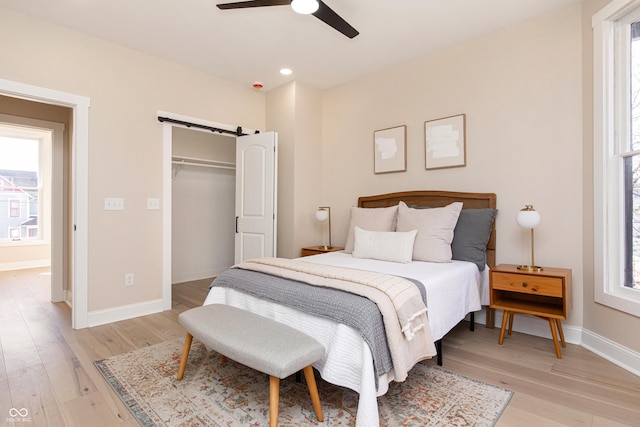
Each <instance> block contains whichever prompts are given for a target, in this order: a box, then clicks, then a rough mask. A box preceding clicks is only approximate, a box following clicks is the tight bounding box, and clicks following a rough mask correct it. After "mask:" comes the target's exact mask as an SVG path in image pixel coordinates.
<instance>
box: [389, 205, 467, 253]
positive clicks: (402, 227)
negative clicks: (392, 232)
mask: <svg viewBox="0 0 640 427" xmlns="http://www.w3.org/2000/svg"><path fill="white" fill-rule="evenodd" d="M461 210H462V203H461V202H454V203H451V204H450V205H447V206H445V207H442V208H430V209H413V208H410V207H408V206H407V205H406V204H405V203H404V202H400V204H399V205H398V223H397V226H396V231H409V230H418V234H417V235H416V241H415V244H414V246H413V259H414V260H416V261H430V262H451V242H452V241H453V229H454V228H455V227H456V223H457V222H458V217H459V216H460V211H461Z"/></svg>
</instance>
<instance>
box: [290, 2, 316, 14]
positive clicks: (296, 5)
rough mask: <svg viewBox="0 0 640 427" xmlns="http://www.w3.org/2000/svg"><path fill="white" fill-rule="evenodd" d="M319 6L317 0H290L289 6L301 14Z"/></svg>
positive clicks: (308, 12)
mask: <svg viewBox="0 0 640 427" xmlns="http://www.w3.org/2000/svg"><path fill="white" fill-rule="evenodd" d="M319 7H320V4H319V3H318V2H317V0H293V1H292V2H291V8H292V9H293V11H294V12H296V13H300V14H302V15H309V14H311V13H313V12H315V11H316V10H318V8H319Z"/></svg>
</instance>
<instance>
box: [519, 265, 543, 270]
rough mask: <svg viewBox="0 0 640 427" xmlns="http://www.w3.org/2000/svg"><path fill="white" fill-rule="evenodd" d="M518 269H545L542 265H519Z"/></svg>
mask: <svg viewBox="0 0 640 427" xmlns="http://www.w3.org/2000/svg"><path fill="white" fill-rule="evenodd" d="M518 270H524V271H542V270H544V269H543V268H542V267H540V266H538V265H519V266H518Z"/></svg>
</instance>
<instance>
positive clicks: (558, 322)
mask: <svg viewBox="0 0 640 427" xmlns="http://www.w3.org/2000/svg"><path fill="white" fill-rule="evenodd" d="M556 326H558V333H559V334H560V343H561V344H562V347H566V346H567V344H565V342H564V332H562V323H560V319H556Z"/></svg>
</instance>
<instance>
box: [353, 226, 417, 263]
mask: <svg viewBox="0 0 640 427" xmlns="http://www.w3.org/2000/svg"><path fill="white" fill-rule="evenodd" d="M416 233H417V230H411V231H406V232H394V231H367V230H363V229H362V228H360V227H356V228H355V229H354V234H355V239H354V245H353V256H354V257H355V258H371V259H378V260H382V261H393V262H404V263H407V262H411V256H412V254H413V244H414V242H415V239H416Z"/></svg>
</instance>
